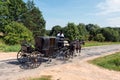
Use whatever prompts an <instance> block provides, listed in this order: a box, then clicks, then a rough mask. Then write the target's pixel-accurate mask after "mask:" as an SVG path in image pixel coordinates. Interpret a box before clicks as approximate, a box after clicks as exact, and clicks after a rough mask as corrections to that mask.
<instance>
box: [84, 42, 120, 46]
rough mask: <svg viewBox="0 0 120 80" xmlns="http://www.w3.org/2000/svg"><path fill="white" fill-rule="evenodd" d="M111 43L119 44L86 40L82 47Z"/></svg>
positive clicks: (109, 43) (110, 43) (108, 43)
mask: <svg viewBox="0 0 120 80" xmlns="http://www.w3.org/2000/svg"><path fill="white" fill-rule="evenodd" d="M112 44H120V42H96V41H90V42H88V41H87V42H85V45H84V46H83V47H90V46H102V45H112Z"/></svg>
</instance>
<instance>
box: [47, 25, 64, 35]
mask: <svg viewBox="0 0 120 80" xmlns="http://www.w3.org/2000/svg"><path fill="white" fill-rule="evenodd" d="M61 30H62V28H61V26H60V25H55V26H53V27H52V30H51V31H50V35H49V36H56V35H57V33H58V32H59V31H61Z"/></svg>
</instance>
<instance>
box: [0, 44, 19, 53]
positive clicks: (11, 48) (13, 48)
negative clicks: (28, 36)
mask: <svg viewBox="0 0 120 80" xmlns="http://www.w3.org/2000/svg"><path fill="white" fill-rule="evenodd" d="M19 50H20V45H6V44H0V51H3V52H18V51H19Z"/></svg>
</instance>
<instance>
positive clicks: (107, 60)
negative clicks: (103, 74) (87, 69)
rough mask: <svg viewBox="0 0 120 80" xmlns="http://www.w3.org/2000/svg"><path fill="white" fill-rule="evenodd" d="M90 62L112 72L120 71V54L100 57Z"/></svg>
mask: <svg viewBox="0 0 120 80" xmlns="http://www.w3.org/2000/svg"><path fill="white" fill-rule="evenodd" d="M89 62H90V63H93V64H95V65H98V66H101V67H104V68H107V69H110V70H115V71H120V52H117V53H115V54H112V55H108V56H105V57H100V58H97V59H94V60H92V61H89Z"/></svg>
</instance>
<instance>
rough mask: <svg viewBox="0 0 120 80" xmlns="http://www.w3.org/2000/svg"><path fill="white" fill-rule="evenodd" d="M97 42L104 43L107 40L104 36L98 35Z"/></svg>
mask: <svg viewBox="0 0 120 80" xmlns="http://www.w3.org/2000/svg"><path fill="white" fill-rule="evenodd" d="M94 40H95V41H99V42H103V41H104V40H105V37H104V36H103V35H102V34H97V35H96V37H95V38H94Z"/></svg>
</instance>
